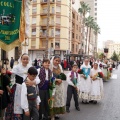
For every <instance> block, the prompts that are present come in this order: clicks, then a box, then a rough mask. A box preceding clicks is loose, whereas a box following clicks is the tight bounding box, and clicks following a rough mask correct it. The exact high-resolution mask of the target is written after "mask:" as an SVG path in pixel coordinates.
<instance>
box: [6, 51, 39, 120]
mask: <svg viewBox="0 0 120 120" xmlns="http://www.w3.org/2000/svg"><path fill="white" fill-rule="evenodd" d="M18 62H19V64H17V65H15V66H14V67H13V69H12V77H13V78H15V84H14V85H13V86H12V89H11V91H12V93H11V95H10V100H11V103H10V104H9V105H8V107H7V109H6V114H5V120H23V109H22V108H21V88H22V83H23V82H24V80H25V79H26V77H27V72H28V69H29V68H30V67H31V66H32V64H31V62H30V58H29V55H28V54H26V53H24V54H22V55H21V56H20V58H19V60H18ZM39 82H40V80H39V78H38V77H36V79H35V80H34V81H30V80H29V81H26V84H27V85H29V86H32V85H36V84H39Z"/></svg>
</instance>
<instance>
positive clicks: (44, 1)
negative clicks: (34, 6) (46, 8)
mask: <svg viewBox="0 0 120 120" xmlns="http://www.w3.org/2000/svg"><path fill="white" fill-rule="evenodd" d="M47 1H48V0H41V4H47ZM54 2H55V0H50V3H54Z"/></svg>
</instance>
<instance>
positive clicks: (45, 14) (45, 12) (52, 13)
mask: <svg viewBox="0 0 120 120" xmlns="http://www.w3.org/2000/svg"><path fill="white" fill-rule="evenodd" d="M47 13H48V12H47V9H46V10H43V11H42V12H41V13H40V15H41V16H47ZM54 14H55V11H54V10H51V11H50V15H54Z"/></svg>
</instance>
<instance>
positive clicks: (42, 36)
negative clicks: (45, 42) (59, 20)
mask: <svg viewBox="0 0 120 120" xmlns="http://www.w3.org/2000/svg"><path fill="white" fill-rule="evenodd" d="M46 35H47V34H46V33H44V32H41V33H40V38H46ZM48 37H49V38H53V37H54V33H51V34H50V33H49V36H48Z"/></svg>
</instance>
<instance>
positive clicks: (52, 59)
mask: <svg viewBox="0 0 120 120" xmlns="http://www.w3.org/2000/svg"><path fill="white" fill-rule="evenodd" d="M55 57H56V56H53V57H52V58H51V60H50V69H51V71H53V68H57V66H55V65H54V64H53V61H54V58H55ZM58 66H59V67H60V69H61V72H63V70H62V66H61V65H60V64H59V65H58Z"/></svg>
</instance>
